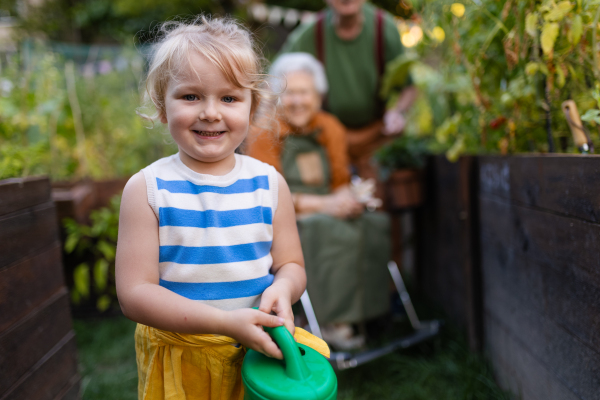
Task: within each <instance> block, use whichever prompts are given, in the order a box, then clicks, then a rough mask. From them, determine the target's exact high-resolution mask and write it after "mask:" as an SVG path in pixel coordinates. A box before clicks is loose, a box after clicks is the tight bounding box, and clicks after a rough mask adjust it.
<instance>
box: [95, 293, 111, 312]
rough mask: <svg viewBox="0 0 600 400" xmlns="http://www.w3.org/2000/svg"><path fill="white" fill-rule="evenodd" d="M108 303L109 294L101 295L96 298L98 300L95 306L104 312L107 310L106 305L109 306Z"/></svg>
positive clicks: (109, 300) (109, 301)
mask: <svg viewBox="0 0 600 400" xmlns="http://www.w3.org/2000/svg"><path fill="white" fill-rule="evenodd" d="M110 303H111V299H110V296H109V295H107V294H105V295H102V296H100V297H99V298H98V301H97V302H96V308H97V309H98V311H100V312H104V311H106V310H108V307H110Z"/></svg>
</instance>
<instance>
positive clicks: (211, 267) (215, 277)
mask: <svg viewBox="0 0 600 400" xmlns="http://www.w3.org/2000/svg"><path fill="white" fill-rule="evenodd" d="M272 266H273V257H272V256H271V254H267V255H266V256H264V257H263V258H261V259H259V260H252V261H241V262H237V263H229V264H202V265H198V264H176V263H172V262H164V263H159V264H158V271H159V274H160V278H161V279H164V280H166V281H172V282H192V283H193V282H223V281H245V280H247V279H255V278H258V277H260V276H264V275H266V274H268V273H269V270H270V269H271V267H272Z"/></svg>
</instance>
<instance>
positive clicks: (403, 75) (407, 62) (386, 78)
mask: <svg viewBox="0 0 600 400" xmlns="http://www.w3.org/2000/svg"><path fill="white" fill-rule="evenodd" d="M417 59H418V57H417V56H416V55H414V54H402V55H400V56H398V57H396V58H395V59H393V60H392V61H390V62H389V63H388V64H387V65H386V68H385V74H384V75H383V79H382V84H381V90H380V96H381V98H382V99H386V98H387V97H389V96H390V95H391V94H392V91H394V89H396V88H398V87H401V86H403V85H404V84H405V83H406V79H407V78H408V76H409V74H410V68H411V66H412V65H413V64H414V63H415V62H416V61H417Z"/></svg>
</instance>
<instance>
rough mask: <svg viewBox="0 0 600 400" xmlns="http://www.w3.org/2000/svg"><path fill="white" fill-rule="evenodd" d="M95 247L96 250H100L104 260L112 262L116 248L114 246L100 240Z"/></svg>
mask: <svg viewBox="0 0 600 400" xmlns="http://www.w3.org/2000/svg"><path fill="white" fill-rule="evenodd" d="M96 247H97V248H98V250H100V252H101V253H102V255H103V256H104V258H106V259H107V260H108V261H113V260H114V259H115V255H116V252H117V246H115V245H114V244H112V243H108V242H106V241H104V240H100V241H98V244H97V245H96Z"/></svg>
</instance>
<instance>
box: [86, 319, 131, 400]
mask: <svg viewBox="0 0 600 400" xmlns="http://www.w3.org/2000/svg"><path fill="white" fill-rule="evenodd" d="M74 327H75V332H76V334H77V346H78V349H79V370H80V373H81V376H82V380H81V393H82V394H83V395H82V399H84V400H108V399H111V400H129V399H131V400H135V399H137V366H136V362H135V347H134V346H135V345H134V339H133V333H134V331H135V323H134V322H132V321H130V320H128V319H127V318H125V317H115V318H106V319H101V320H75V321H74Z"/></svg>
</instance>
